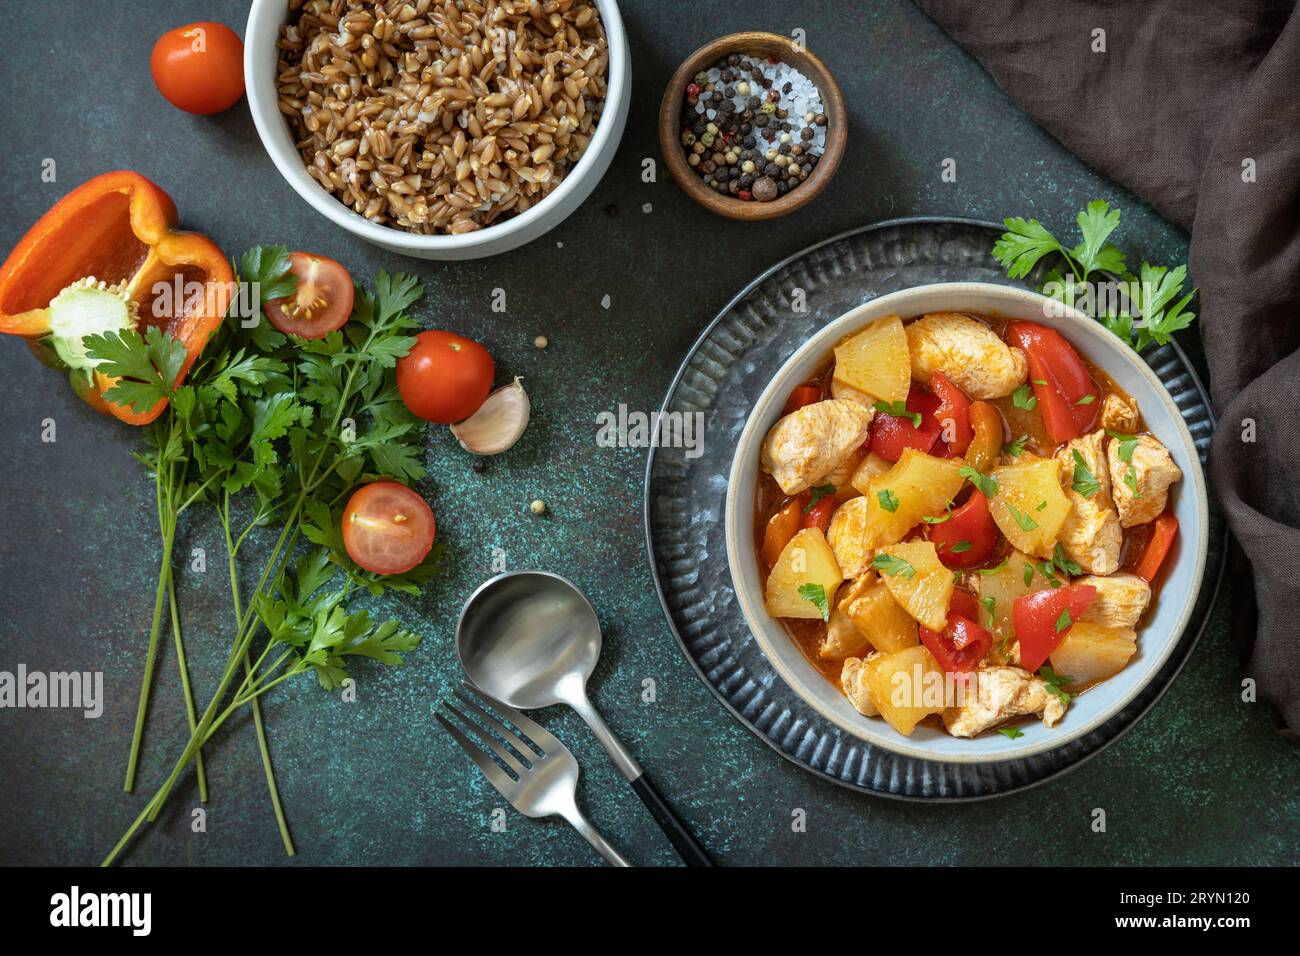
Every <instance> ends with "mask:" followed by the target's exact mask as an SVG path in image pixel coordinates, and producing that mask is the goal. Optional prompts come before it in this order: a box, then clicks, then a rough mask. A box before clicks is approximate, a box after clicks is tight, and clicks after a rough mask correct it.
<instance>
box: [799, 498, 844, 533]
mask: <svg viewBox="0 0 1300 956" xmlns="http://www.w3.org/2000/svg"><path fill="white" fill-rule="evenodd" d="M839 504H840V503H839V500H838V499H837V498H836V497H835V496H834V495H827V496H826V497H825V498H821V499H819V500H818V502H817V504H815V505H813V506H812V507H811V508H809V509H808V510H807V511H805V512H804V513H803V525H802V527H804V528H820V529H821V532H822V534H825V533H826V532H827V531H829V530H830V527H831V515H833V514H835V509H836V508H838V507H839Z"/></svg>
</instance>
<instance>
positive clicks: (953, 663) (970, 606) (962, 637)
mask: <svg viewBox="0 0 1300 956" xmlns="http://www.w3.org/2000/svg"><path fill="white" fill-rule="evenodd" d="M978 620H979V602H978V601H976V600H975V598H974V597H972V596H971V595H970V594H967V593H966V592H965V591H953V592H952V602H951V603H950V604H949V605H948V626H947V627H945V628H944V629H943V633H942V634H936V633H935V632H934V631H932V630H930V629H929V628H928V627H924V626H922V627H921V628H920V634H921V643H922V644H924V645H925V648H926V650H928V651H929V652H930V653H931V654H932V655H934V659H935V660H936V661H938V662H939V666H940V667H942V668H943V669H944V670H945V671H946V672H948V673H949V674H953V673H961V672H964V671H973V670H975V668H976V667H978V666H979V663H980V661H982V660H984V658H985V657H987V656H988V653H989V650H990V649H991V648H992V647H993V635H992V634H990V633H989V632H988V631H986V630H985V629H984V628H982V627H980V626H979V624H977V623H976V622H977V621H978Z"/></svg>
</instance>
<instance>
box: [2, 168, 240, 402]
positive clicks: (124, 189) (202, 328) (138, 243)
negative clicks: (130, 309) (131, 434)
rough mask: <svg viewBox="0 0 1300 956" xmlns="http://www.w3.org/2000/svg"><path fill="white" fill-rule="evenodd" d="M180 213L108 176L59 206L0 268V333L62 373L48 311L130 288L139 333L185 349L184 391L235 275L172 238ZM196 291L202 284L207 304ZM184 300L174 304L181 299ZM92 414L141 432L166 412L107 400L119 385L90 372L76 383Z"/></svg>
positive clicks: (143, 184)
mask: <svg viewBox="0 0 1300 956" xmlns="http://www.w3.org/2000/svg"><path fill="white" fill-rule="evenodd" d="M176 224H177V215H176V204H175V203H173V202H172V200H171V197H170V196H168V195H167V194H166V193H165V192H163V191H162V190H161V189H160V188H159V187H158V186H156V185H155V184H154V183H152V182H150V181H149V180H148V179H146V178H145V177H143V176H141V175H140V174H139V173H134V172H130V171H128V170H122V171H118V172H112V173H104V174H103V175H101V176H96V177H95V178H94V179H91V180H90V181H88V182H86V183H84V184H82V185H81V186H78V187H77V188H76V189H74V190H73V191H72V192H70V193H68V195H66V196H64V197H63V198H62V199H61V200H59V201H58V202H57V203H55V204H54V206H53V207H52V208H51V209H50V210H49V212H47V213H46V214H45V215H44V216H42V217H41V218H40V220H39V221H38V222H37V223H36V225H34V226H32V228H31V229H30V230H29V231H28V233H27V235H25V236H24V237H23V238H22V240H21V241H20V242H19V243H18V245H17V246H16V247H15V248H14V250H13V252H12V253H11V254H10V256H9V258H8V260H6V261H5V264H4V265H3V266H0V332H7V333H9V334H11V335H20V336H23V337H24V338H26V339H27V340H28V345H29V347H31V349H32V351H33V352H34V353H35V354H36V356H37V358H39V359H40V360H41V361H42V362H43V363H44V364H46V365H51V366H53V367H56V368H58V367H61V365H62V363H61V361H60V359H59V357H58V356H57V355H56V354H55V351H54V349H53V348H51V347H50V346H49V344H48V341H42V337H43V336H45V335H46V334H47V333H49V332H50V331H51V325H50V317H51V309H50V303H51V301H52V300H53V299H54V298H55V297H56V296H58V295H59V293H60V292H61V291H63V290H64V289H67V288H68V287H69V286H71V285H73V284H74V283H77V282H79V281H81V280H84V279H88V278H90V277H92V276H93V277H94V279H96V280H98V281H100V282H103V283H106V284H107V285H109V286H118V285H119V284H122V285H123V286H124V292H125V294H126V296H127V298H129V300H130V301H132V302H134V303H135V308H136V312H137V313H138V316H139V320H138V323H137V325H138V328H137V331H141V332H143V330H144V327H145V326H147V325H157V326H160V327H161V328H162V329H163V331H165V332H167V333H168V334H170V335H172V336H173V337H175V338H176V339H178V340H180V342H181V343H182V344H183V345H184V346H185V353H186V357H185V362H184V364H183V365H182V367H181V370H180V374H179V375H178V376H177V378H176V384H177V385H179V384H180V383H181V382H182V381H183V380H184V378H185V375H186V373H187V372H188V371H189V369H190V367H191V366H192V365H193V364H194V362H195V360H196V359H198V357H199V353H200V352H202V350H203V347H204V346H205V345H206V344H207V342H208V339H209V338H210V337H211V336H212V333H213V332H215V331H216V329H217V327H218V326H219V325H220V324H221V320H222V318H223V317H224V316H225V314H226V308H227V306H228V305H229V303H230V296H231V294H232V291H233V289H234V278H235V276H234V271H233V270H232V269H231V266H230V263H229V261H227V259H226V257H225V255H224V254H223V253H222V252H221V250H220V249H219V248H217V246H216V245H215V244H214V243H213V242H212V240H210V239H208V238H207V237H206V236H202V235H199V234H198V233H194V232H181V231H178V230H177V229H176ZM195 283H201V284H202V291H201V294H197V293H195V290H196V288H197V287H196V286H195ZM177 290H180V291H181V294H180V295H177V294H176V291H177ZM70 378H71V379H72V382H73V388H74V389H75V390H76V392H77V394H78V395H80V396H81V398H82V399H84V400H85V401H86V402H87V403H88V404H89V405H90V406H91V407H92V408H95V409H96V410H97V411H100V412H103V413H105V414H109V415H112V416H114V417H115V418H118V419H120V420H122V421H124V422H127V423H129V424H132V425H144V424H147V423H149V422H151V421H153V420H154V419H155V418H157V417H158V416H159V415H160V414H162V412H163V410H164V409H165V408H166V406H167V400H166V399H160V400H159V401H158V403H157V404H155V405H154V406H153V408H150V409H147V410H145V411H138V410H136V411H133V410H132V409H131V408H128V407H126V406H122V405H117V404H114V403H113V402H111V401H109V400H107V399H106V398H105V397H104V392H105V391H107V390H108V389H110V388H112V387H113V384H114V382H115V381H116V380H115V379H114V378H112V377H110V376H107V375H104V374H102V373H99V372H96V371H93V370H91V371H90V372H89V373H88V374H78V373H76V372H74V373H72V374H71V375H70Z"/></svg>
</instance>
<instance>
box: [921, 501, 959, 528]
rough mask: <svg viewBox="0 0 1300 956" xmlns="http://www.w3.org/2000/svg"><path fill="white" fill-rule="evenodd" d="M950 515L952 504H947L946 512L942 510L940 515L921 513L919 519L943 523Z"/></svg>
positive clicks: (928, 522)
mask: <svg viewBox="0 0 1300 956" xmlns="http://www.w3.org/2000/svg"><path fill="white" fill-rule="evenodd" d="M951 517H952V505H949V506H948V510H947V511H946V512H944V513H943V514H941V515H922V516H921V520H922V521H924V522H925V523H926V524H943V523H944V522H945V521H947V520H948V519H949V518H951Z"/></svg>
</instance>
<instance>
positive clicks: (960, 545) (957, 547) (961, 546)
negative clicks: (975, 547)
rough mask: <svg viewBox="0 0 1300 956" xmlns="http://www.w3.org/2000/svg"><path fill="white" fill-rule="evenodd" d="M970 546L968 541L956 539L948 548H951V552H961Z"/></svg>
mask: <svg viewBox="0 0 1300 956" xmlns="http://www.w3.org/2000/svg"><path fill="white" fill-rule="evenodd" d="M970 548H971V544H970V542H969V541H958V542H957V543H956V544H954V545H953V546H952V548H951V549H949V550H951V552H952V553H953V554H961V553H962V552H963V551H969V550H970Z"/></svg>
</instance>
